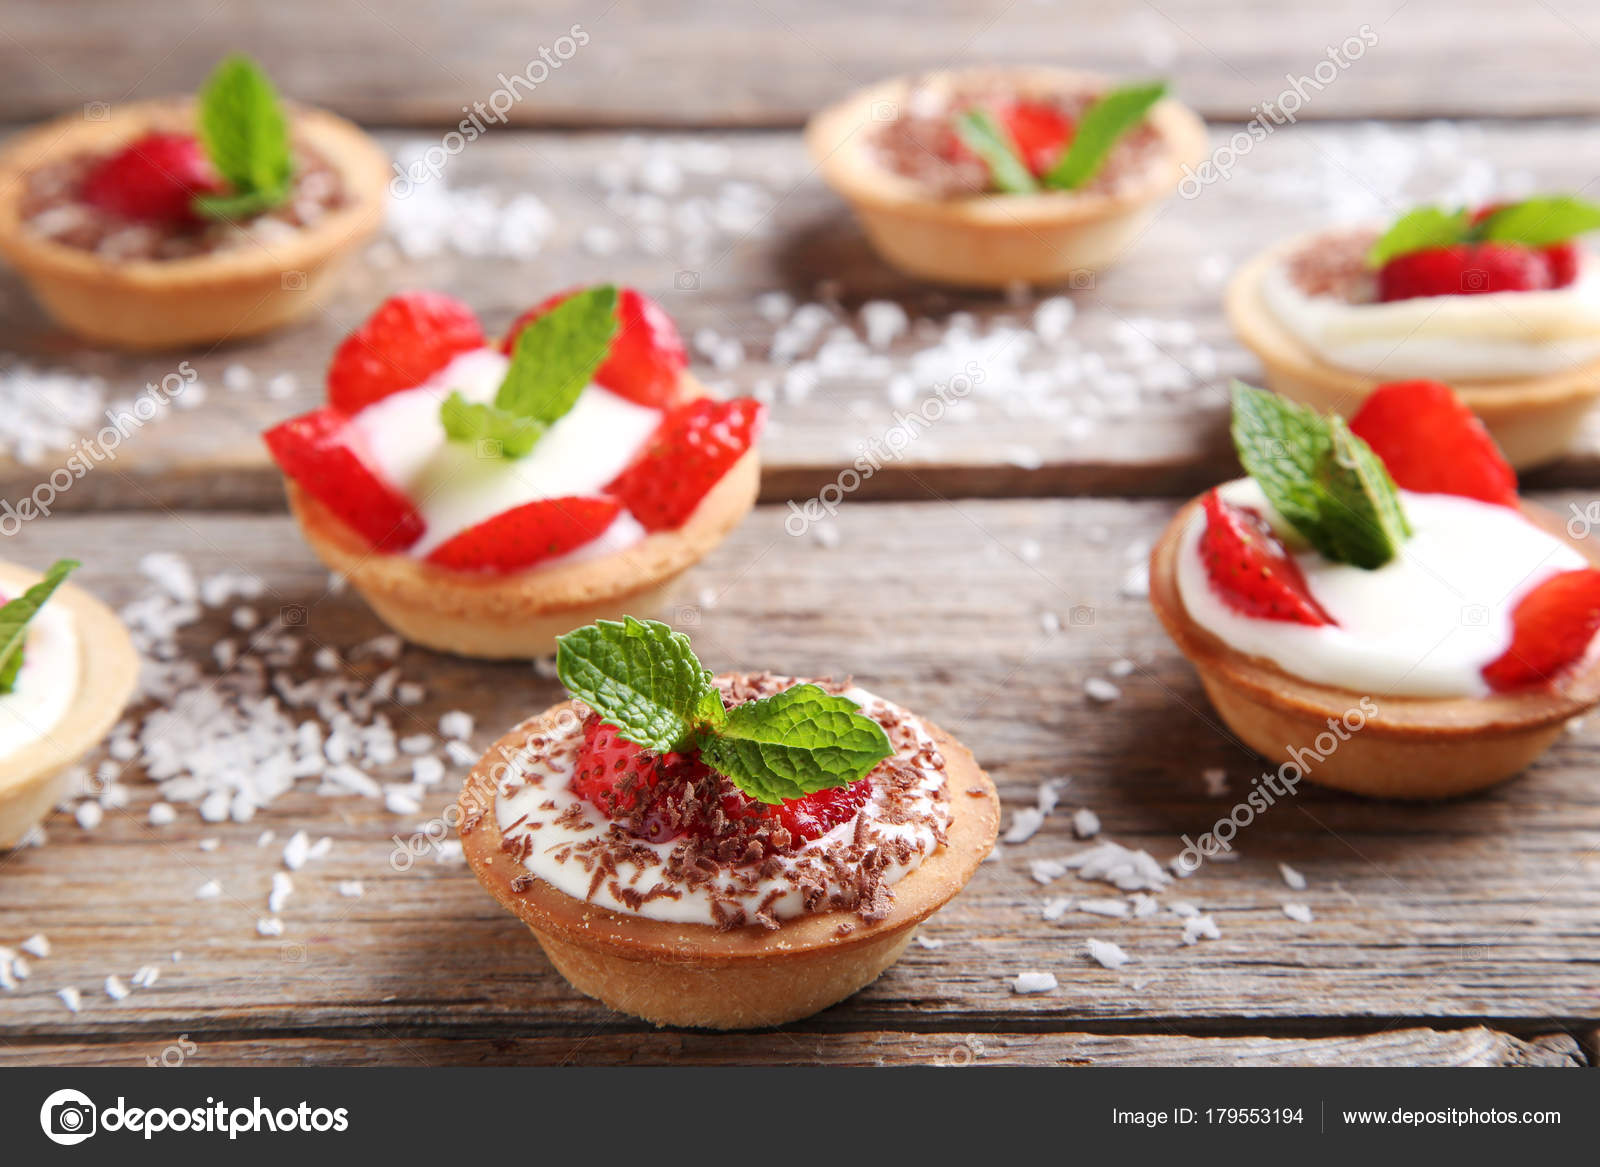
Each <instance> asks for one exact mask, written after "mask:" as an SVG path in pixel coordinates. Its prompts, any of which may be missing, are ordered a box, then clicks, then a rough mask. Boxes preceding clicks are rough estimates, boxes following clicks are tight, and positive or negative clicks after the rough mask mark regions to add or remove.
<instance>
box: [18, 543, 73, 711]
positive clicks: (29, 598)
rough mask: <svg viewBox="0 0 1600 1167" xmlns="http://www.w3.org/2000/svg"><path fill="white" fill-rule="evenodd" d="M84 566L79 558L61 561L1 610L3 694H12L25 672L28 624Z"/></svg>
mask: <svg viewBox="0 0 1600 1167" xmlns="http://www.w3.org/2000/svg"><path fill="white" fill-rule="evenodd" d="M81 566H82V564H80V563H79V562H78V561H77V560H76V559H59V560H57V561H56V562H55V563H54V564H52V565H51V567H50V570H49V571H47V572H45V573H44V578H43V579H42V580H40V581H39V582H38V583H36V584H34V585H33V586H32V587H31V588H29V589H28V590H27V591H25V592H23V593H22V594H21V595H20V596H18V597H17V598H16V599H14V600H11V601H8V602H7V603H6V605H5V606H4V607H0V693H9V692H11V691H12V690H13V689H14V688H16V685H17V674H18V673H19V672H21V671H22V649H23V645H24V644H25V643H26V642H27V639H28V636H27V633H28V625H29V624H30V623H32V621H33V618H34V617H35V616H37V615H38V614H39V609H40V608H43V607H44V606H45V602H46V601H48V600H49V599H50V597H51V596H52V595H54V594H55V590H56V589H57V588H58V587H60V586H61V584H62V582H63V581H64V580H65V579H66V578H67V576H69V575H71V574H72V573H73V572H74V571H76V570H77V569H78V568H79V567H81Z"/></svg>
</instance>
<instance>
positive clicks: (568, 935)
mask: <svg viewBox="0 0 1600 1167" xmlns="http://www.w3.org/2000/svg"><path fill="white" fill-rule="evenodd" d="M573 707H574V703H573V702H572V701H563V702H561V703H560V704H558V705H554V706H551V707H550V708H549V709H547V710H545V711H544V712H543V713H541V714H538V715H536V716H534V717H531V718H529V719H528V720H526V721H524V722H522V723H521V724H520V725H518V726H516V727H515V728H514V729H512V730H511V731H510V732H509V733H507V734H505V735H504V736H503V737H501V738H500V739H499V740H498V741H496V742H495V743H494V744H493V745H492V746H490V747H489V749H488V751H487V752H486V753H485V754H484V756H483V757H482V758H481V759H480V760H479V761H478V764H477V765H476V766H474V767H473V769H472V772H471V773H470V774H468V775H467V779H466V782H465V784H464V785H463V787H462V790H461V795H460V798H459V799H458V800H457V803H456V807H457V811H458V813H459V816H460V817H459V820H458V821H459V824H460V825H459V830H458V833H459V835H460V838H461V843H462V847H463V850H464V851H465V854H466V857H467V862H468V863H469V864H470V865H471V867H472V871H473V874H474V875H475V876H477V878H478V881H479V882H480V883H481V884H483V886H484V888H485V889H486V890H487V891H488V892H489V893H490V894H491V895H493V896H494V898H495V900H496V901H498V902H499V904H500V906H501V907H503V908H505V909H506V910H507V911H508V912H510V913H511V914H512V915H514V916H516V917H517V918H518V919H519V920H521V921H522V923H524V924H525V925H527V926H528V927H529V928H530V929H531V930H532V931H533V932H534V933H535V934H536V935H538V936H540V937H541V938H542V937H543V936H544V935H545V934H546V933H549V934H552V935H554V937H555V938H556V939H557V940H559V941H563V942H565V943H568V944H572V945H576V946H579V947H582V948H584V949H587V950H589V951H592V952H596V953H598V954H601V955H602V956H608V957H615V958H619V959H624V960H633V961H651V962H654V963H662V964H695V965H703V966H715V967H720V968H727V967H736V966H739V965H743V964H749V963H752V962H757V961H767V960H774V959H786V958H800V957H804V956H808V955H812V954H815V953H818V952H822V951H827V952H833V953H837V952H842V951H845V950H848V949H850V948H854V947H856V946H858V945H862V944H865V943H868V942H870V941H873V940H881V939H883V938H884V937H886V936H888V935H889V934H892V933H895V932H899V931H902V930H904V929H907V928H910V927H913V926H915V925H916V924H918V923H920V922H921V921H923V920H925V919H927V918H928V917H929V916H931V915H933V913H935V912H937V911H938V910H939V909H940V908H942V907H944V905H945V904H947V903H949V902H950V901H951V900H952V899H954V898H955V897H956V895H957V894H959V893H960V891H961V890H962V888H964V887H965V886H966V885H967V883H968V881H969V880H971V878H972V876H973V875H974V874H975V873H976V872H977V870H978V867H979V865H980V864H981V863H982V861H983V858H984V856H986V855H988V854H989V852H990V850H992V848H993V846H994V843H995V840H996V839H997V837H998V835H999V828H1000V801H999V795H998V793H997V792H996V790H995V786H994V783H993V781H992V780H991V779H990V778H989V776H988V774H986V773H985V772H984V771H983V769H982V768H981V767H979V765H978V763H977V760H976V759H975V758H974V757H973V755H972V753H971V751H970V750H968V749H967V748H966V747H965V746H963V745H962V744H961V743H960V742H958V741H956V739H955V738H953V737H951V736H950V734H949V733H947V732H946V731H945V730H943V729H941V728H939V727H938V726H937V725H934V724H933V723H932V722H930V721H927V720H925V719H922V718H920V717H919V718H918V720H919V721H920V722H921V723H922V725H923V726H924V727H925V728H926V729H927V731H928V733H929V735H930V736H931V737H932V738H933V740H934V742H935V744H936V745H937V746H938V748H939V750H940V752H941V753H942V754H943V756H944V759H945V780H946V784H947V786H946V788H947V791H948V794H949V799H950V827H949V830H948V832H947V836H946V841H945V842H944V844H943V845H941V846H938V847H935V848H934V850H933V851H932V852H931V853H930V854H928V855H927V856H926V857H924V859H923V861H922V862H921V863H920V864H918V866H917V867H916V868H915V869H914V870H912V871H910V872H908V873H907V874H906V875H905V876H904V877H902V878H901V879H900V880H898V881H897V882H896V883H894V884H893V885H892V888H893V891H894V906H893V908H892V909H891V911H890V913H889V915H887V916H886V917H884V918H883V919H882V920H877V921H874V922H872V923H866V922H864V921H862V920H861V919H860V917H858V916H857V915H856V914H855V913H854V912H849V911H843V910H834V911H829V912H818V913H814V914H807V915H802V916H796V917H793V918H790V919H785V920H783V921H781V922H780V924H779V927H778V928H777V929H776V930H769V929H766V928H762V927H760V926H759V925H746V926H744V927H741V928H735V929H731V930H728V931H721V930H719V929H718V928H717V927H716V926H715V925H714V924H694V923H689V924H683V923H674V922H672V921H667V920H656V919H651V918H648V917H645V916H637V915H629V914H627V913H623V912H616V911H612V910H611V909H608V908H603V907H599V906H597V905H594V904H590V903H587V902H585V901H583V900H579V899H576V898H574V897H572V896H569V895H567V894H566V893H565V892H562V891H560V890H558V889H556V888H555V887H553V886H551V885H550V884H548V883H546V882H545V881H544V880H542V879H540V878H538V877H537V876H533V877H532V879H531V882H530V883H529V884H528V886H527V890H526V891H524V892H522V893H520V894H519V893H518V892H515V891H513V890H512V888H511V881H512V879H513V878H515V877H517V876H519V875H531V873H530V872H528V871H527V869H526V868H524V867H523V866H522V865H521V864H520V863H517V862H516V861H515V860H513V859H512V858H511V857H510V856H509V855H507V854H506V853H505V852H503V851H501V850H500V844H501V840H502V835H501V832H500V823H499V818H498V816H497V814H496V813H495V809H494V808H495V805H496V802H497V799H498V797H499V792H498V789H497V788H496V786H495V782H494V778H493V776H492V774H491V772H490V771H491V770H492V769H493V767H494V766H495V765H497V764H498V763H499V762H500V761H501V760H502V759H504V758H506V757H507V756H509V755H510V754H511V753H512V752H513V751H515V750H516V749H517V748H518V747H519V746H520V745H521V744H522V743H523V742H525V741H526V740H527V739H528V738H529V737H530V736H532V735H533V734H535V733H537V732H539V731H540V730H541V729H544V728H545V727H547V726H553V725H554V723H555V722H556V720H557V719H559V718H560V717H561V716H562V715H563V714H564V713H570V712H571V711H572V710H573ZM973 788H977V789H980V790H981V792H982V793H981V796H974V795H971V794H969V793H968V790H969V789H973ZM845 924H849V925H850V930H849V931H848V932H847V933H845V934H843V935H841V934H840V927H841V925H845Z"/></svg>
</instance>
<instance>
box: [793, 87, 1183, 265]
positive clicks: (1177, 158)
mask: <svg viewBox="0 0 1600 1167" xmlns="http://www.w3.org/2000/svg"><path fill="white" fill-rule="evenodd" d="M989 78H992V79H995V80H997V81H999V82H1001V83H1003V84H1005V85H1008V86H1012V87H1015V88H1016V89H1017V90H1018V91H1019V92H1021V93H1023V94H1027V93H1030V92H1040V93H1049V92H1054V91H1059V90H1061V89H1063V88H1077V87H1082V86H1085V85H1088V84H1109V82H1108V81H1107V80H1106V79H1105V78H1103V77H1099V76H1097V75H1095V74H1092V73H1083V72H1078V71H1075V70H1070V69H1055V68H1046V67H1037V68H1026V69H972V70H961V71H959V72H948V73H933V74H921V75H918V76H916V77H897V78H894V79H893V80H890V81H884V82H882V83H880V84H878V85H874V86H872V87H871V88H868V89H863V90H861V91H860V92H858V93H856V94H854V95H852V96H851V97H848V98H846V99H845V100H844V101H842V102H840V103H839V104H837V105H834V106H830V107H829V108H828V109H825V110H823V111H822V112H821V113H819V114H817V115H816V116H815V117H813V118H812V119H811V122H810V123H809V124H808V125H807V127H806V145H807V147H808V149H809V150H810V153H811V157H812V159H813V161H815V162H816V164H817V166H818V167H819V169H820V170H821V171H822V176H823V178H824V179H825V180H826V181H827V183H828V185H830V186H831V187H833V188H834V190H836V191H837V192H838V193H839V194H840V195H842V196H843V197H844V199H845V200H846V201H847V202H849V203H850V205H851V207H852V209H853V210H854V211H855V213H856V217H857V218H858V219H859V220H860V222H861V226H862V228H863V230H865V232H866V234H867V238H868V240H869V241H870V242H871V243H872V246H873V247H874V249H876V250H877V252H878V254H879V255H880V256H882V257H883V258H884V259H885V260H886V261H888V262H889V263H890V264H891V265H893V266H894V267H897V268H899V269H900V270H901V271H903V272H905V273H907V274H908V275H913V276H917V277H920V278H923V279H928V280H933V281H936V282H939V283H946V284H954V285H958V286H962V287H975V288H1003V287H1005V286H1006V285H1008V284H1012V283H1017V282H1023V283H1040V284H1048V283H1061V282H1070V281H1072V280H1074V279H1082V278H1085V277H1086V276H1087V275H1088V274H1089V273H1092V272H1096V271H1099V270H1101V269H1102V268H1105V267H1108V266H1110V265H1111V264H1112V263H1114V262H1116V260H1117V259H1118V258H1120V257H1121V255H1122V253H1123V252H1124V251H1126V250H1127V248H1128V247H1129V246H1130V245H1131V244H1132V243H1133V242H1134V241H1135V240H1136V239H1137V238H1138V237H1139V235H1140V233H1141V232H1143V230H1144V228H1145V226H1146V224H1147V223H1148V222H1149V219H1150V217H1151V215H1152V214H1154V211H1155V206H1156V204H1157V203H1158V202H1159V201H1160V200H1161V199H1162V198H1165V197H1166V196H1168V195H1170V194H1172V193H1173V192H1174V190H1175V189H1176V188H1177V184H1178V180H1179V178H1180V177H1181V176H1182V173H1183V171H1182V168H1183V166H1184V164H1185V163H1188V164H1191V165H1192V164H1197V163H1199V161H1200V160H1201V159H1202V158H1203V157H1204V155H1205V151H1206V129H1205V123H1204V122H1202V121H1201V120H1200V118H1199V117H1198V116H1196V115H1195V114H1194V113H1193V112H1192V111H1191V110H1189V109H1188V108H1187V107H1185V106H1183V105H1180V104H1179V103H1178V102H1176V101H1173V100H1171V99H1170V98H1169V99H1167V100H1164V101H1161V102H1159V103H1158V104H1157V105H1156V106H1155V107H1154V108H1153V109H1152V110H1151V111H1150V115H1149V117H1150V122H1151V124H1152V125H1153V126H1154V127H1155V129H1156V131H1157V132H1158V133H1159V134H1160V135H1161V137H1162V139H1163V141H1164V142H1165V144H1166V147H1167V157H1166V159H1165V161H1164V162H1163V163H1161V164H1158V165H1154V166H1151V167H1150V168H1149V171H1148V172H1147V173H1146V174H1144V175H1143V176H1141V180H1140V181H1139V182H1138V183H1136V184H1135V185H1133V186H1132V187H1131V188H1130V189H1129V190H1127V191H1119V192H1118V193H1116V194H1106V193H1100V192H1088V193H1076V192H1069V191H1046V192H1041V193H1039V194H982V195H972V196H968V197H964V198H947V199H946V198H936V197H932V196H930V195H929V193H928V192H927V190H926V189H924V188H923V187H922V185H921V184H919V183H917V182H915V181H914V180H912V179H910V178H907V177H905V176H903V175H900V174H897V173H895V172H894V171H892V170H890V169H888V168H887V167H885V166H884V165H882V164H881V163H880V162H879V161H878V160H877V159H875V158H874V157H873V155H872V151H871V149H870V146H869V142H868V138H869V133H868V131H869V130H870V129H871V128H873V127H875V126H877V125H879V124H881V123H882V120H883V119H882V118H881V117H880V116H875V113H876V111H878V110H881V109H885V108H888V109H897V108H898V107H899V105H900V104H901V103H903V102H904V101H905V98H906V95H907V94H908V93H909V91H910V90H911V88H912V86H913V85H914V84H917V83H920V82H933V83H939V82H941V81H951V82H961V83H965V82H971V81H983V80H985V79H989Z"/></svg>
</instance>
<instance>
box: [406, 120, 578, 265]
mask: <svg viewBox="0 0 1600 1167" xmlns="http://www.w3.org/2000/svg"><path fill="white" fill-rule="evenodd" d="M431 145H434V143H431V142H422V143H411V144H408V145H406V146H405V147H403V148H402V149H401V150H400V157H399V159H398V163H399V165H400V166H401V167H402V168H406V167H410V166H411V165H412V164H413V163H416V162H419V161H420V160H421V158H422V154H423V151H424V150H426V149H427V148H428V147H429V146H431ZM449 179H450V175H449V168H448V166H447V167H446V168H445V172H444V173H443V174H441V175H440V176H439V177H437V178H433V179H431V180H429V181H426V182H421V183H413V184H412V186H411V189H410V191H409V193H408V194H407V195H406V197H405V198H391V199H390V200H389V207H388V217H387V225H388V231H389V238H390V239H392V240H393V241H394V246H395V247H397V248H398V249H399V251H400V253H401V254H402V255H404V256H405V257H406V258H407V259H427V258H430V257H432V256H437V255H445V254H448V253H452V252H453V253H455V254H456V255H462V256H467V257H469V258H479V257H493V258H498V259H532V258H533V257H534V256H536V255H538V254H539V252H540V251H542V250H544V245H545V243H546V241H547V240H548V239H549V238H550V234H551V232H553V231H554V230H555V227H556V217H555V215H554V214H553V213H552V212H551V210H550V208H549V207H547V206H546V205H545V204H544V202H543V201H542V200H541V199H539V198H538V197H537V196H535V195H533V194H531V193H529V192H527V191H513V192H511V193H509V194H502V193H501V192H499V191H496V190H493V189H490V188H488V187H473V188H462V189H456V188H453V187H451V185H450V181H449ZM388 255H389V253H385V252H383V251H381V250H380V251H379V252H378V254H377V256H376V258H378V259H379V261H380V262H382V260H383V259H384V258H386V257H387V256H388Z"/></svg>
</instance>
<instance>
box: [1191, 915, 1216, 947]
mask: <svg viewBox="0 0 1600 1167" xmlns="http://www.w3.org/2000/svg"><path fill="white" fill-rule="evenodd" d="M1221 939H1222V931H1221V930H1220V929H1219V928H1218V927H1217V922H1216V921H1215V920H1213V919H1212V918H1211V917H1210V916H1201V915H1194V916H1185V917H1184V918H1183V942H1184V943H1185V944H1198V943H1200V941H1202V940H1221Z"/></svg>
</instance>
